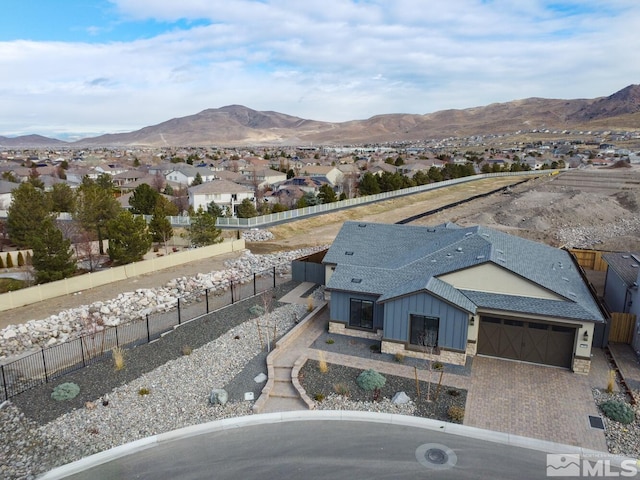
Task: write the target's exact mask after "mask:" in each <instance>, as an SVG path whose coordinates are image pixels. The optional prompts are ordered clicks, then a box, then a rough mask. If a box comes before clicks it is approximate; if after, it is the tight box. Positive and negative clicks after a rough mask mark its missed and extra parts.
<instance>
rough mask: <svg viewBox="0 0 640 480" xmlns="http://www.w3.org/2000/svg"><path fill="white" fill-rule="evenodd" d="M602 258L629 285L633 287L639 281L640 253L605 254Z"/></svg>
mask: <svg viewBox="0 0 640 480" xmlns="http://www.w3.org/2000/svg"><path fill="white" fill-rule="evenodd" d="M602 258H603V259H604V260H605V261H606V262H607V265H609V268H611V269H613V271H614V272H616V273H617V274H618V276H619V277H620V278H621V279H622V281H623V282H624V283H625V284H626V285H627V286H630V285H633V283H634V282H636V281H637V280H638V273H639V272H640V252H635V253H631V252H630V253H618V252H615V253H605V254H604V255H603V256H602Z"/></svg>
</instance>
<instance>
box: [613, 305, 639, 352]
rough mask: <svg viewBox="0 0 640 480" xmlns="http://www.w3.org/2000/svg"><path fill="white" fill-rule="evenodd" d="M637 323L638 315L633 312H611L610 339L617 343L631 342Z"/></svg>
mask: <svg viewBox="0 0 640 480" xmlns="http://www.w3.org/2000/svg"><path fill="white" fill-rule="evenodd" d="M635 324H636V316H635V314H633V313H619V312H613V313H611V329H610V330H609V341H610V342H616V343H627V344H629V343H631V341H632V340H633V329H634V327H635Z"/></svg>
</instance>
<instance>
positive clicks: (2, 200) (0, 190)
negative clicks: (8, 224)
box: [0, 180, 20, 210]
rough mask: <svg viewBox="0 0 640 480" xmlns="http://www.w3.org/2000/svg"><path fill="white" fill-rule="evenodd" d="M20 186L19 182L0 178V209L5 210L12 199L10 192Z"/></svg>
mask: <svg viewBox="0 0 640 480" xmlns="http://www.w3.org/2000/svg"><path fill="white" fill-rule="evenodd" d="M19 186H20V184H19V183H13V182H7V181H6V180H0V210H7V209H8V208H9V205H11V201H12V192H13V190H14V189H16V188H18V187H19Z"/></svg>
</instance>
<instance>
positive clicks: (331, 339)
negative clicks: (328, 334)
mask: <svg viewBox="0 0 640 480" xmlns="http://www.w3.org/2000/svg"><path fill="white" fill-rule="evenodd" d="M325 343H327V344H328V345H333V344H334V343H336V342H335V340H334V339H333V338H327V339H326V340H325Z"/></svg>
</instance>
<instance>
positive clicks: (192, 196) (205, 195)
mask: <svg viewBox="0 0 640 480" xmlns="http://www.w3.org/2000/svg"><path fill="white" fill-rule="evenodd" d="M188 192H189V205H190V206H193V209H194V210H198V209H199V208H200V207H202V208H203V209H204V210H206V209H207V206H208V205H209V204H210V203H211V202H215V204H216V205H217V206H219V207H221V208H227V209H228V211H229V212H231V214H232V215H235V214H236V213H237V210H238V205H239V204H240V203H242V201H243V200H244V199H246V198H248V199H249V200H251V201H252V202H255V198H254V193H253V190H252V189H250V188H248V187H245V186H244V185H238V184H237V183H234V182H230V181H228V180H213V181H210V182H205V183H202V184H200V185H196V186H193V187H189V189H188Z"/></svg>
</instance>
